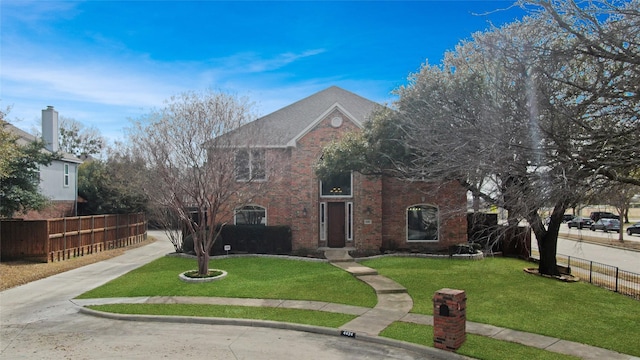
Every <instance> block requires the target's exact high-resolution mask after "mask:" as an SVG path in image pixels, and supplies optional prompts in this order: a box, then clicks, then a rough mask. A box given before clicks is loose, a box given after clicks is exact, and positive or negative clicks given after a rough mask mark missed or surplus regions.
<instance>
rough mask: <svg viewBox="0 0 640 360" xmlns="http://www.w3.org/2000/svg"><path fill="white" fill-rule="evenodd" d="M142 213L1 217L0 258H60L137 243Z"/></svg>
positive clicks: (141, 234)
mask: <svg viewBox="0 0 640 360" xmlns="http://www.w3.org/2000/svg"><path fill="white" fill-rule="evenodd" d="M146 233H147V222H146V218H145V214H144V213H137V214H117V215H93V216H79V217H67V218H60V219H47V220H2V223H1V225H0V243H1V246H2V253H1V254H2V259H3V260H9V259H30V260H37V261H43V262H50V261H61V260H66V259H69V258H72V257H77V256H83V255H86V254H93V253H96V252H100V251H104V250H109V249H115V248H120V247H125V246H129V245H132V244H136V243H139V242H141V241H143V240H144V239H145V238H146Z"/></svg>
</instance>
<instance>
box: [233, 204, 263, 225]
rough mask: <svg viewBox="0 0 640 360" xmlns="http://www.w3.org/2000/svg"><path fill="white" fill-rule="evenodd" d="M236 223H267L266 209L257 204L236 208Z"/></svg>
mask: <svg viewBox="0 0 640 360" xmlns="http://www.w3.org/2000/svg"><path fill="white" fill-rule="evenodd" d="M234 222H235V224H236V225H267V209H265V208H263V207H262V206H258V205H247V206H243V207H241V208H238V209H236V211H235V220H234Z"/></svg>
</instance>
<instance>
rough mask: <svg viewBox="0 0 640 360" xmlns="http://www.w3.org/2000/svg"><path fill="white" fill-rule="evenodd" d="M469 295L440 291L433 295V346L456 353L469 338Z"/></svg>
mask: <svg viewBox="0 0 640 360" xmlns="http://www.w3.org/2000/svg"><path fill="white" fill-rule="evenodd" d="M466 309H467V295H466V293H465V292H464V291H463V290H455V289H440V290H438V291H436V293H435V294H434V295H433V344H434V346H435V347H436V348H438V349H444V350H448V351H455V350H458V349H459V348H460V346H462V343H464V341H465V340H466V338H467V335H466V322H467V310H466Z"/></svg>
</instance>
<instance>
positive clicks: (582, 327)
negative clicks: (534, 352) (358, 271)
mask: <svg viewBox="0 0 640 360" xmlns="http://www.w3.org/2000/svg"><path fill="white" fill-rule="evenodd" d="M363 265H366V266H369V267H372V268H375V269H376V270H378V272H379V273H380V274H381V275H384V276H387V277H389V278H391V279H393V280H395V281H396V282H398V283H400V284H402V285H403V286H405V287H406V288H407V290H408V292H409V295H411V297H412V299H413V302H414V308H413V310H412V312H414V313H418V314H427V315H432V314H433V302H432V296H433V294H434V293H435V292H436V291H437V290H439V289H442V288H453V289H460V290H464V291H465V292H466V295H467V320H469V321H475V322H480V323H486V324H492V325H497V326H502V327H506V328H511V329H516V330H521V331H527V332H533V333H537V334H542V335H547V336H552V337H557V338H561V339H565V340H571V341H577V342H581V343H585V344H590V345H594V346H598V347H602V348H606V349H611V350H615V351H619V352H623V353H626V354H631V355H635V356H640V345H638V344H639V342H638V339H640V325H639V324H640V303H639V302H638V301H637V300H633V299H631V298H628V297H625V296H622V295H620V294H615V293H613V292H611V291H608V290H604V289H601V288H598V287H596V286H593V285H590V284H586V283H564V282H560V281H557V280H553V279H547V278H542V277H538V276H535V275H531V274H527V273H525V272H524V271H522V269H523V268H525V267H530V266H531V264H530V263H527V262H524V261H520V260H516V259H507V258H489V259H485V260H482V261H463V260H455V261H452V260H449V259H422V258H397V257H388V258H381V259H374V260H367V261H364V262H363Z"/></svg>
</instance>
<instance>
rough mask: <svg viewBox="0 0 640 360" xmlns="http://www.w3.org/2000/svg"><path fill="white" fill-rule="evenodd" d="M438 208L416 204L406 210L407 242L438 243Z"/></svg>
mask: <svg viewBox="0 0 640 360" xmlns="http://www.w3.org/2000/svg"><path fill="white" fill-rule="evenodd" d="M438 227H439V221H438V208H437V207H435V206H431V205H425V204H418V205H412V206H409V207H408V208H407V241H438Z"/></svg>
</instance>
